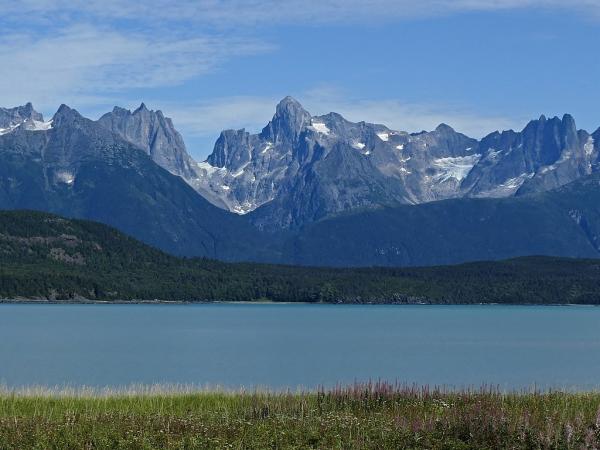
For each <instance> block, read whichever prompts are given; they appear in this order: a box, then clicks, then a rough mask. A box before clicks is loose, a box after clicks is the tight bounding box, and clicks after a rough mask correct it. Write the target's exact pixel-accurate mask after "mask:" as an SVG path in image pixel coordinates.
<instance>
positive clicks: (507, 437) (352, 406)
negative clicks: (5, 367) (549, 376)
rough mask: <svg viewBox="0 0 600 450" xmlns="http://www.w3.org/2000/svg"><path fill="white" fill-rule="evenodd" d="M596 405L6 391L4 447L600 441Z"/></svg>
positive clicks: (1, 397) (412, 394)
mask: <svg viewBox="0 0 600 450" xmlns="http://www.w3.org/2000/svg"><path fill="white" fill-rule="evenodd" d="M599 407H600V394H599V393H580V394H571V393H560V392H554V393H527V394H501V393H499V392H495V391H494V390H489V389H488V390H486V389H483V390H480V391H470V392H444V391H441V390H435V389H429V388H417V387H406V386H396V385H389V384H367V385H356V386H352V387H348V388H339V389H333V390H330V391H322V392H313V393H304V394H303V393H256V392H255V393H243V392H239V393H225V392H223V393H216V392H176V393H173V392H162V391H160V390H159V391H147V392H141V393H140V392H135V391H133V392H113V393H111V392H95V393H94V392H85V391H83V392H50V391H35V390H31V391H21V392H8V391H6V392H4V393H3V394H0V448H1V449H30V448H35V449H154V448H157V449H158V448H160V449H163V448H166V449H195V448H202V449H204V448H215V449H226V448H235V449H251V448H252V449H288V448H290V449H304V448H322V449H338V448H339V449H342V448H343V449H353V448H359V449H361V448H377V449H387V448H390V449H396V448H415V449H416V448H429V449H505V448H513V449H528V448H553V449H554V448H556V449H568V448H573V449H581V448H598V447H599V446H600V410H599Z"/></svg>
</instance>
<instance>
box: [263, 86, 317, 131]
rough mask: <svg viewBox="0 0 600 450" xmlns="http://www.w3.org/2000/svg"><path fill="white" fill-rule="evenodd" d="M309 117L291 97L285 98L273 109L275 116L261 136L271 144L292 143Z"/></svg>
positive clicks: (307, 122)
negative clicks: (271, 142)
mask: <svg viewBox="0 0 600 450" xmlns="http://www.w3.org/2000/svg"><path fill="white" fill-rule="evenodd" d="M310 120H311V115H310V113H309V112H308V111H306V110H305V109H304V107H303V106H302V105H301V104H300V102H298V101H297V100H296V99H294V98H293V97H290V96H287V97H285V98H284V99H283V100H281V101H280V102H279V103H278V104H277V107H276V108H275V115H274V116H273V118H272V119H271V121H270V122H269V123H268V124H267V126H266V127H265V128H263V130H262V133H261V134H262V136H263V137H265V138H267V139H270V140H271V141H273V142H294V141H296V140H297V139H298V136H299V134H300V132H301V131H302V129H303V128H304V126H306V125H307V124H309V123H310Z"/></svg>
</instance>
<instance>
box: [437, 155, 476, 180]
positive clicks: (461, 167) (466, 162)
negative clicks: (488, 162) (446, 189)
mask: <svg viewBox="0 0 600 450" xmlns="http://www.w3.org/2000/svg"><path fill="white" fill-rule="evenodd" d="M480 159H481V155H479V154H476V155H469V156H458V157H454V158H453V157H448V158H438V159H435V160H433V167H434V168H435V169H436V170H437V171H438V173H437V174H436V175H435V177H434V179H435V181H438V182H444V181H447V180H449V179H450V178H454V179H455V180H457V181H462V180H464V179H465V178H466V177H467V175H468V174H469V172H470V171H471V170H472V169H473V167H474V166H475V164H477V163H478V162H479V160H480Z"/></svg>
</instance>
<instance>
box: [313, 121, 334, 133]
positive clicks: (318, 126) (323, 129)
mask: <svg viewBox="0 0 600 450" xmlns="http://www.w3.org/2000/svg"><path fill="white" fill-rule="evenodd" d="M308 128H309V129H311V130H313V131H316V132H317V133H320V134H324V135H329V134H330V133H331V130H330V129H329V128H327V125H325V124H324V123H323V122H315V121H313V122H312V123H311V125H310V126H309V127H308Z"/></svg>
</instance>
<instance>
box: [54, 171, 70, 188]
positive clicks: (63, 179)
mask: <svg viewBox="0 0 600 450" xmlns="http://www.w3.org/2000/svg"><path fill="white" fill-rule="evenodd" d="M56 180H57V181H58V182H60V183H64V184H68V185H70V184H73V183H74V182H75V175H74V174H73V172H70V171H68V170H61V171H59V172H57V173H56Z"/></svg>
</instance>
